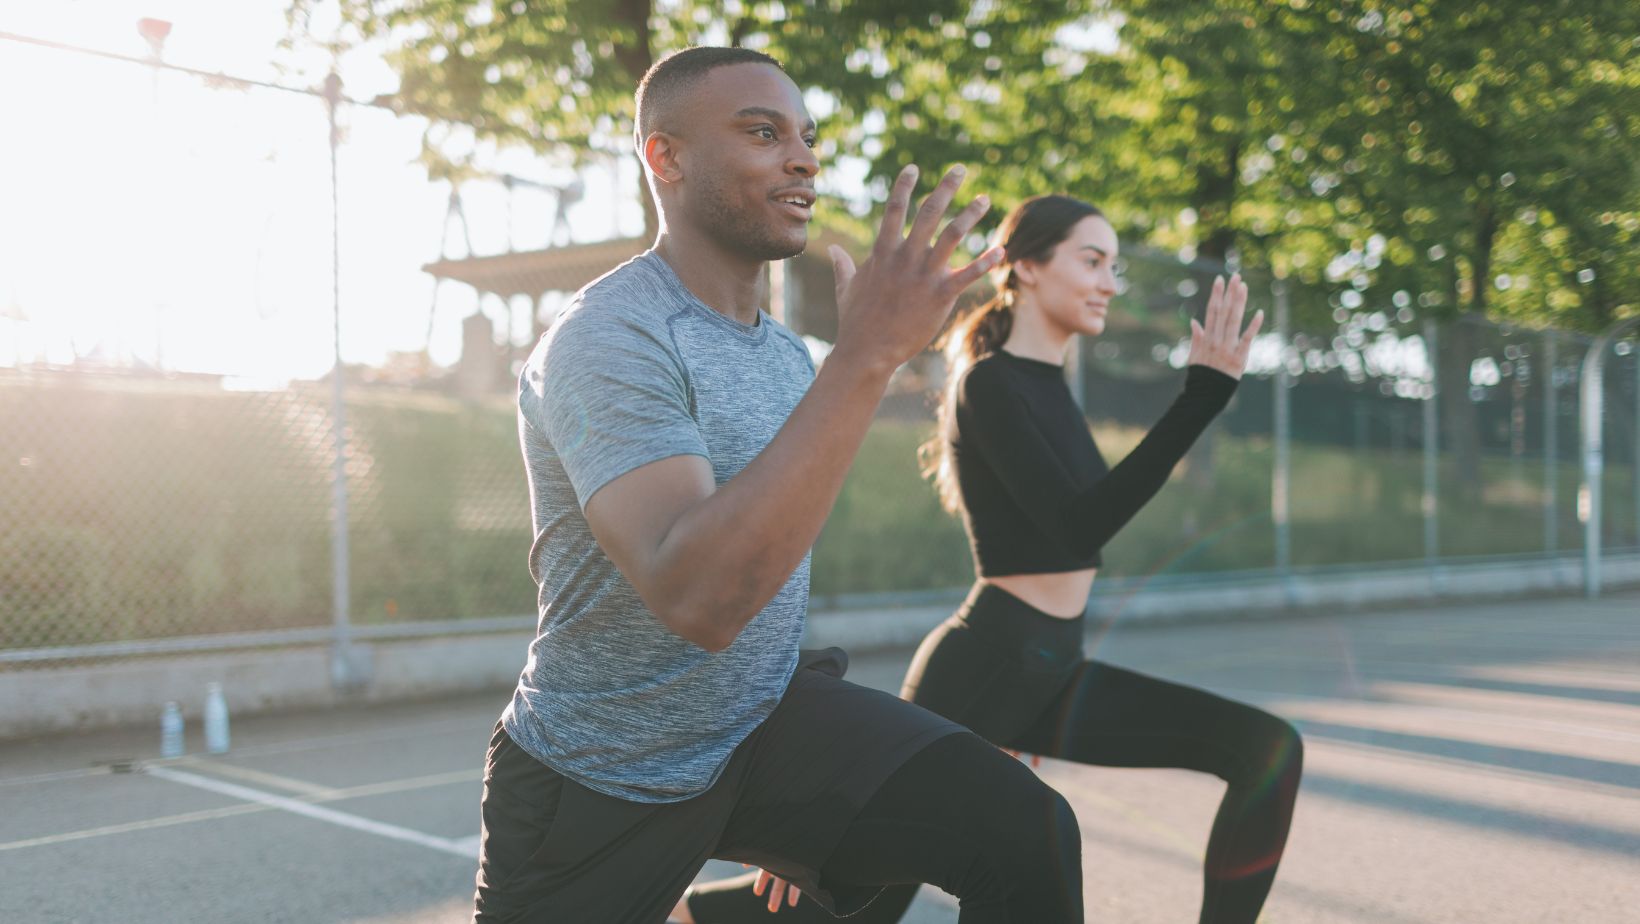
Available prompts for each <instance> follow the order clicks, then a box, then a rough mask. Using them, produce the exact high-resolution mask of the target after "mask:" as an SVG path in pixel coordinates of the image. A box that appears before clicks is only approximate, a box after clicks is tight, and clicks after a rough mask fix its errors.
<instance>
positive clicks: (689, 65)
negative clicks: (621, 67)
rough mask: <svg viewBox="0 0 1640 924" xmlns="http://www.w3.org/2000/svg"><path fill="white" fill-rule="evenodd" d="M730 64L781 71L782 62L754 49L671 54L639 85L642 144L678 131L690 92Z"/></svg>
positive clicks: (700, 49) (703, 47)
mask: <svg viewBox="0 0 1640 924" xmlns="http://www.w3.org/2000/svg"><path fill="white" fill-rule="evenodd" d="M728 64H770V65H773V66H775V67H777V68H780V62H779V61H776V60H775V59H773V58H771V57H769V56H768V55H766V54H764V53H763V52H761V51H753V50H751V49H750V48H717V47H713V46H710V45H699V46H696V47H694V48H685V49H683V50H682V51H676V52H673V53H672V54H669V55H667V56H666V57H664V58H662V59H660V60H659V61H656V62H655V63H654V65H653V66H651V67H650V68H649V73H647V74H644V75H643V80H641V81H639V82H638V117H637V120H636V124H637V133H638V137H637V141H638V143H639V144H642V143H643V139H645V138H647V137H649V134H650V133H651V132H654V131H657V130H659V131H675V130H676V128H675V124H674V122H673V119H675V118H676V117H677V113H678V110H679V109H680V108H681V106H680V104H681V103H682V102H683V100H684V99H685V98H686V97H687V96H688V91H689V90H690V89H691V88H692V87H694V85H695V84H696V83H699V82H700V79H701V78H702V77H705V76H706V75H707V73H709V72H710V71H711V70H712V69H713V68H718V67H723V66H725V65H728ZM780 69H781V70H782V71H784V70H785V68H780Z"/></svg>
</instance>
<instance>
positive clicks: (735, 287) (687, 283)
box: [655, 228, 769, 325]
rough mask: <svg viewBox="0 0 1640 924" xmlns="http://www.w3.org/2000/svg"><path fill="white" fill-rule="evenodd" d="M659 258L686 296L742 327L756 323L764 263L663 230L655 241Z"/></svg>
mask: <svg viewBox="0 0 1640 924" xmlns="http://www.w3.org/2000/svg"><path fill="white" fill-rule="evenodd" d="M655 252H656V253H658V254H660V255H661V259H663V260H665V261H666V263H667V265H668V266H670V267H672V272H674V273H676V274H677V275H678V280H679V281H680V282H682V283H683V287H684V288H686V289H688V290H689V292H690V294H692V295H694V296H695V297H696V298H698V299H700V300H701V302H702V303H703V304H705V305H706V306H707V307H708V308H711V309H712V310H713V311H716V312H718V313H719V314H721V315H724V316H725V317H728V318H730V319H732V320H735V321H739V322H740V323H742V324H747V325H751V324H756V323H757V318H758V312H759V310H760V309H762V307H763V305H764V304H766V303H767V302H768V298H769V293H768V274H767V273H765V272H764V267H765V266H767V265H768V264H767V262H766V261H763V260H756V259H750V258H747V257H746V256H744V255H741V254H735V253H731V252H730V251H728V250H725V249H724V248H723V247H722V246H721V245H719V244H718V243H717V242H715V241H713V240H711V239H710V238H708V237H706V236H705V235H701V234H690V233H687V232H681V231H679V230H677V229H672V228H667V229H663V230H662V231H661V233H660V235H659V236H658V237H656V238H655Z"/></svg>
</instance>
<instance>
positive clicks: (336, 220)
mask: <svg viewBox="0 0 1640 924" xmlns="http://www.w3.org/2000/svg"><path fill="white" fill-rule="evenodd" d="M341 97H342V78H341V77H339V76H337V74H336V73H335V72H331V73H330V74H329V75H328V76H326V77H325V108H326V111H327V113H328V114H329V117H330V287H331V288H330V297H331V313H332V321H333V327H332V335H333V336H332V344H333V347H334V350H335V352H334V355H333V359H332V364H331V367H330V419H331V427H332V444H333V445H334V447H335V450H336V455H335V459H334V460H333V463H332V474H331V522H330V538H331V543H330V547H331V559H330V568H331V578H332V596H331V611H332V619H333V625H334V629H335V634H334V635H333V637H332V641H331V650H330V682H331V684H332V685H333V686H334V687H336V688H337V689H339V690H352V689H358V688H359V687H362V686H364V685H365V683H366V682H367V680H368V673H367V671H366V670H365V669H364V668H363V665H362V663H361V661H362V659H361V658H360V656H359V652H358V651H357V650H356V649H355V648H354V645H353V626H352V621H351V619H350V617H349V609H350V606H349V596H350V585H349V574H348V549H347V540H348V523H347V518H348V515H347V405H346V403H345V400H344V398H345V388H344V385H343V379H344V378H345V376H344V367H343V365H342V243H341V241H342V238H341V196H340V194H339V182H338V178H337V167H336V149H337V147H338V145H339V143H340V139H341V134H340V132H339V130H338V129H337V125H336V109H337V107H338V106H339V105H340V103H341Z"/></svg>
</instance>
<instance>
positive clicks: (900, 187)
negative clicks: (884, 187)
mask: <svg viewBox="0 0 1640 924" xmlns="http://www.w3.org/2000/svg"><path fill="white" fill-rule="evenodd" d="M916 185H917V165H916V164H907V165H906V166H905V169H903V170H901V171H900V175H899V176H898V177H895V179H894V186H893V188H891V189H890V190H889V191H888V206H887V207H886V208H884V209H883V223H882V225H881V226H880V227H879V228H878V229H877V242H876V243H874V244H873V245H872V246H871V252H872V253H873V254H884V253H887V252H888V251H889V250H891V249H893V248H894V247H895V246H896V245H897V244H899V243H900V240H901V238H900V234H901V232H903V231H904V230H905V213H906V212H907V211H909V210H910V208H911V190H912V189H913V188H914V187H916Z"/></svg>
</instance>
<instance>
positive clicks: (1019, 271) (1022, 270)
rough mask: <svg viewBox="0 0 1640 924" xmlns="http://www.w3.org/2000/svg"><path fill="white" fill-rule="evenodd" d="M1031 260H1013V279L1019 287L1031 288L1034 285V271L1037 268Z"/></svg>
mask: <svg viewBox="0 0 1640 924" xmlns="http://www.w3.org/2000/svg"><path fill="white" fill-rule="evenodd" d="M1039 268H1040V267H1038V266H1037V265H1036V263H1034V262H1033V261H1030V260H1017V261H1015V262H1014V279H1015V281H1017V282H1018V283H1019V286H1020V288H1031V287H1034V286H1035V285H1036V271H1037V270H1038V269H1039Z"/></svg>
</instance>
